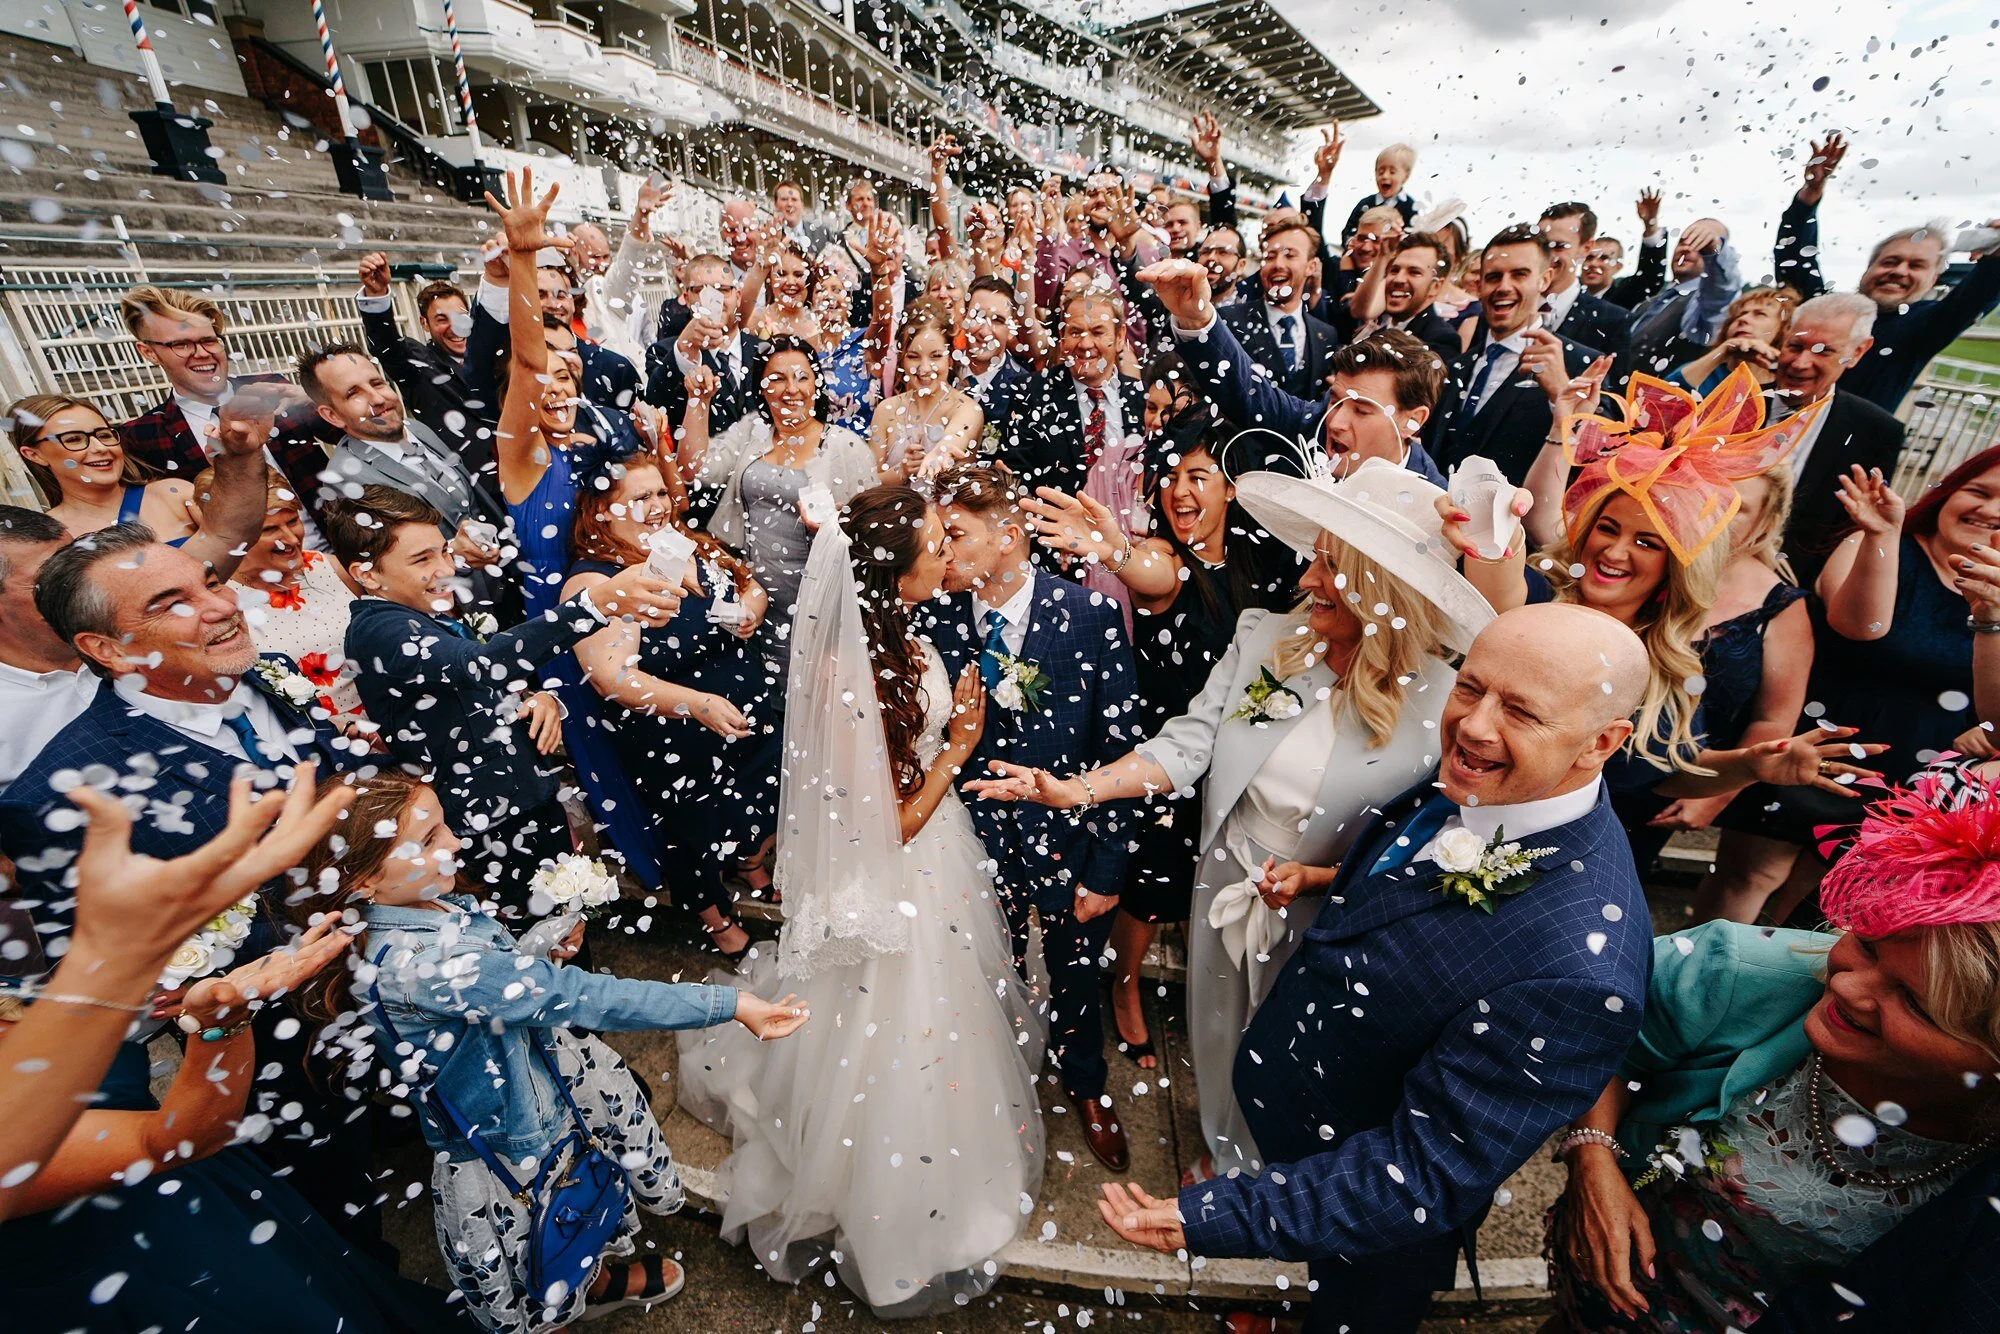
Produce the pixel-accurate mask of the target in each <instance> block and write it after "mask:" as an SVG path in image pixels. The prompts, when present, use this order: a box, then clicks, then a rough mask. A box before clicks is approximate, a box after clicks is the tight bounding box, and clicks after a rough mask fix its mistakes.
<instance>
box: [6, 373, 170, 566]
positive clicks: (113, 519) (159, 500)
mask: <svg viewBox="0 0 2000 1334" xmlns="http://www.w3.org/2000/svg"><path fill="white" fill-rule="evenodd" d="M7 434H8V438H9V439H11V440H12V441H13V442H14V449H15V452H17V453H18V454H20V456H21V462H23V463H25V464H26V465H27V467H28V473H29V475H30V476H32V477H33V478H34V479H35V487H36V489H37V490H39V491H40V492H41V493H42V502H43V503H44V504H45V505H47V506H48V512H49V517H50V518H52V519H55V520H56V521H57V522H59V523H61V524H62V526H63V527H65V528H67V529H69V530H70V532H71V533H73V534H75V535H76V536H78V537H82V536H83V535H84V534H85V533H94V532H96V531H97V530H98V529H100V528H109V527H111V526H112V525H113V524H118V523H132V522H134V521H137V522H140V523H144V524H145V525H146V526H147V527H149V528H151V529H152V530H153V531H154V532H155V533H157V534H158V535H159V538H160V540H161V541H162V542H173V541H179V540H184V539H186V538H187V537H189V536H191V535H192V534H193V533H194V530H195V528H196V527H197V525H198V523H199V520H198V519H196V518H195V516H193V515H192V514H190V513H189V511H188V500H189V499H190V498H191V497H192V496H193V494H194V488H192V487H191V486H189V485H188V484H187V482H185V481H183V480H180V479H178V478H165V479H161V480H158V481H155V480H152V478H153V474H152V473H151V472H149V471H148V470H147V469H145V468H144V467H143V466H142V465H140V463H139V462H138V461H137V460H135V459H133V458H131V457H130V456H129V455H127V454H126V452H125V446H124V444H123V443H122V442H121V441H120V439H119V436H118V431H117V429H116V428H115V427H113V426H112V425H111V424H110V423H109V422H107V421H105V420H104V414H103V413H101V412H99V411H98V410H97V409H96V408H95V407H93V406H91V405H90V404H89V403H87V402H85V401H84V400H83V399H80V398H70V397H68V396H67V395H63V394H30V395H28V396H27V397H26V398H22V399H17V400H15V402H14V404H13V406H12V407H10V408H8V409H7Z"/></svg>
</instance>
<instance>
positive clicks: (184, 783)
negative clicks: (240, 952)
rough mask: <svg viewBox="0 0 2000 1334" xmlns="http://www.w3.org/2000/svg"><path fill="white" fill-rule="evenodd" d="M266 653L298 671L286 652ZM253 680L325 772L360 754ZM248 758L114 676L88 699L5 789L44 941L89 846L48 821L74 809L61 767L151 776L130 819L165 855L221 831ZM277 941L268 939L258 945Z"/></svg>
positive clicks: (148, 846)
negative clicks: (60, 786) (159, 714)
mask: <svg viewBox="0 0 2000 1334" xmlns="http://www.w3.org/2000/svg"><path fill="white" fill-rule="evenodd" d="M262 656H263V657H265V658H268V659H270V660H272V661H275V662H279V663H282V664H284V666H285V667H286V668H288V669H289V670H291V671H297V670H298V668H297V665H296V664H294V663H293V662H292V660H291V659H290V658H287V657H284V656H282V655H281V654H276V653H266V654H264V655H262ZM247 679H248V680H249V681H250V683H251V685H252V686H253V687H254V688H256V689H258V690H259V691H261V692H262V693H263V695H264V697H265V698H266V699H268V700H269V701H270V702H271V707H272V708H273V709H275V710H276V711H277V714H278V717H279V718H281V719H283V720H284V721H285V722H287V723H289V724H290V725H291V729H290V730H291V731H292V734H293V736H294V737H298V736H300V735H301V734H302V733H310V735H311V738H312V740H311V742H310V743H309V745H308V746H307V748H306V750H304V751H302V752H301V753H302V754H305V755H306V756H307V758H311V759H316V760H318V761H319V776H320V777H321V778H325V777H326V776H327V775H328V774H330V773H334V772H336V771H339V770H346V769H351V768H354V767H356V766H357V765H359V764H360V763H362V762H363V761H362V760H361V759H359V758H357V757H356V756H354V755H353V754H351V753H350V752H349V751H347V750H346V749H345V748H344V746H336V745H335V742H336V740H338V737H337V734H336V733H335V732H334V731H333V729H332V728H331V727H330V726H328V725H327V723H326V722H325V721H323V720H317V719H314V718H311V717H308V716H307V715H305V714H302V713H300V712H299V711H298V710H296V709H294V708H292V706H291V705H289V704H287V703H285V701H284V700H282V699H280V698H279V697H278V696H276V695H275V694H273V693H272V692H270V691H269V690H267V689H265V688H264V682H263V679H262V678H261V677H259V676H258V675H257V674H256V673H255V672H252V673H250V675H249V676H248V677H247ZM294 746H295V748H296V747H297V746H298V742H296V741H295V742H294ZM142 757H143V758H142ZM244 763H245V762H244V761H243V760H240V759H238V758H236V757H235V756H234V755H231V754H229V753H228V752H227V751H220V750H215V749H213V748H212V747H209V746H205V745H203V744H201V743H200V742H198V741H195V740H193V739H191V738H190V737H188V736H186V735H185V734H183V733H181V732H177V731H175V730H174V729H173V728H171V727H169V726H167V725H166V724H165V723H163V722H161V721H160V720H159V719H157V718H155V717H153V716H152V715H151V714H149V713H141V712H139V711H138V710H136V709H134V708H132V707H131V706H130V705H129V704H127V703H126V702H125V699H124V697H123V696H121V695H120V694H119V693H118V692H117V691H116V690H114V689H112V687H111V686H110V684H109V683H107V684H105V685H104V686H103V687H102V688H101V689H99V690H98V692H97V697H96V698H95V699H93V700H91V702H90V707H89V708H87V709H85V710H84V711H83V712H82V713H81V714H79V715H78V716H77V717H76V719H75V720H74V721H72V722H71V723H70V724H69V726H67V727H65V728H63V730H62V731H60V732H58V733H56V734H55V736H53V737H51V738H50V739H49V744H48V745H46V746H44V747H43V748H42V753H41V754H39V755H37V756H36V757H35V758H34V761H33V762H32V763H30V764H29V765H28V767H27V768H26V769H25V770H23V771H22V773H21V776H20V777H19V778H17V779H16V780H14V782H13V784H12V785H11V786H9V787H8V789H7V791H6V794H5V795H4V796H0V850H4V851H5V852H6V854H7V855H8V856H9V857H11V858H13V859H14V866H15V872H16V874H15V882H14V896H15V898H16V899H17V900H18V901H19V903H20V906H21V907H23V908H25V909H27V910H28V912H29V913H30V914H31V915H32V916H33V917H34V919H35V921H36V923H37V925H38V927H39V928H40V932H41V941H42V944H43V946H44V947H46V946H47V944H48V941H49V939H50V936H51V932H50V931H49V927H50V925H51V924H55V925H57V926H59V927H60V928H61V929H60V930H59V931H57V932H55V933H54V934H58V935H60V934H66V933H67V931H68V928H69V922H70V917H71V915H72V914H73V913H74V911H75V908H76V890H75V882H74V880H73V879H72V877H71V871H70V868H71V866H72V865H73V864H74V863H75V860H76V854H77V853H78V851H79V850H81V849H82V847H83V830H82V828H81V827H78V828H75V829H61V830H57V829H51V828H50V827H49V824H48V819H49V816H50V815H52V814H54V813H56V812H59V811H67V810H71V809H73V807H72V806H71V805H70V803H69V801H68V800H66V799H65V798H64V797H63V796H62V794H61V793H59V792H57V791H56V790H55V788H54V786H53V785H52V781H51V780H52V779H53V778H54V776H55V775H56V774H59V773H62V772H64V771H66V770H81V769H86V768H89V767H91V766H93V765H101V766H104V767H106V768H109V769H111V770H113V771H115V772H116V773H118V774H119V775H120V776H121V777H122V776H125V775H134V774H137V775H142V776H144V777H145V778H147V779H149V780H150V781H149V783H148V784H147V785H146V786H144V787H141V788H138V789H136V790H134V792H133V793H132V794H131V795H133V796H136V797H138V798H140V799H142V800H143V801H144V802H145V808H144V809H143V810H142V811H140V812H139V813H138V814H137V815H136V816H135V818H134V819H133V821H132V850H133V851H134V852H137V853H142V854H144V855H146V856H148V857H159V858H162V859H166V858H171V857H183V856H186V855H187V854H188V853H190V852H193V851H194V850H195V849H196V848H198V847H200V846H201V845H202V844H204V843H206V842H208V841H209V840H210V839H212V838H214V837H215V836H216V835H217V834H219V833H221V832H222V827H223V826H224V825H225V824H227V823H228V822H229V783H230V780H231V779H232V778H233V777H235V775H236V770H237V768H238V767H239V766H242V765H243V764H244ZM254 943H255V942H253V944H254ZM271 943H272V941H271V940H269V939H266V940H264V941H263V942H262V947H263V948H269V947H270V944H271Z"/></svg>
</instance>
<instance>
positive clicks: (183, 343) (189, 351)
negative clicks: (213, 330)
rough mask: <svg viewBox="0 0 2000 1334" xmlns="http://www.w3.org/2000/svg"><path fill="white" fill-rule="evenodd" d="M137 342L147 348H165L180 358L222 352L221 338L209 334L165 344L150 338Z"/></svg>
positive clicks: (218, 335) (178, 339)
mask: <svg viewBox="0 0 2000 1334" xmlns="http://www.w3.org/2000/svg"><path fill="white" fill-rule="evenodd" d="M139 341H140V342H142V343H144V344H145V345H146V346H147V347H160V348H165V349H166V350H167V351H169V352H171V353H173V354H174V355H175V356H177V357H181V358H187V357H191V356H193V355H194V354H195V353H196V352H197V351H201V352H220V351H222V336H221V335H220V334H210V335H209V336H208V337H206V338H176V339H174V340H173V341H172V342H167V343H162V342H159V341H157V340H155V339H151V338H141V339H140V340H139Z"/></svg>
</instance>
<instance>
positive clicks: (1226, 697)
mask: <svg viewBox="0 0 2000 1334" xmlns="http://www.w3.org/2000/svg"><path fill="white" fill-rule="evenodd" d="M1236 487H1237V499H1238V500H1239V501H1240V502H1241V503H1242V505H1243V506H1244V508H1245V509H1247V510H1248V511H1249V512H1250V514H1251V515H1252V516H1253V517H1254V518H1255V519H1256V520H1257V521H1258V522H1259V523H1260V524H1261V525H1263V526H1264V527H1265V528H1266V529H1267V530H1269V531H1270V532H1271V533H1272V534H1273V535H1274V536H1276V537H1278V538H1279V539H1280V540H1281V541H1284V542H1285V543H1286V544H1288V545H1289V546H1291V547H1292V548H1293V549H1294V550H1296V551H1298V552H1300V553H1301V554H1302V555H1306V556H1309V557H1311V558H1312V564H1311V565H1309V566H1308V567H1307V569H1306V572H1305V574H1304V575H1303V576H1301V577H1300V580H1299V590H1300V592H1301V593H1302V594H1304V597H1303V599H1302V600H1301V602H1300V603H1299V605H1298V606H1297V607H1296V608H1294V609H1293V610H1292V611H1291V612H1290V613H1288V614H1285V615H1277V614H1274V613H1271V612H1268V611H1262V610H1254V611H1248V612H1245V613H1244V614H1243V615H1242V617H1241V618H1240V619H1239V620H1238V621H1237V623H1236V634H1235V637H1234V639H1233V640H1232V641H1231V643H1230V646H1229V649H1228V651H1227V652H1226V653H1225V654H1224V655H1223V657H1222V658H1221V660H1220V661H1218V662H1217V663H1216V664H1215V667H1214V669H1213V670H1212V671H1211V672H1210V674H1209V678H1208V684H1207V685H1206V686H1205V687H1204V688H1203V689H1202V692H1201V693H1200V694H1199V695H1197V696H1195V698H1194V700H1193V701H1192V702H1190V703H1189V705H1188V708H1187V712H1186V713H1184V714H1182V715H1181V716H1180V717H1178V718H1175V719H1173V720H1171V721H1169V722H1168V723H1167V724H1166V726H1164V727H1163V728H1161V729H1160V732H1159V735H1157V736H1155V737H1154V738H1153V739H1152V740H1150V741H1148V742H1146V743H1144V744H1143V745H1141V746H1140V747H1139V748H1138V749H1137V750H1135V751H1134V752H1133V753H1132V754H1130V755H1127V756H1125V757H1123V758H1122V759H1118V760H1114V761H1112V762H1111V763H1109V764H1106V765H1103V766H1101V767H1099V768H1097V769H1094V770H1092V771H1091V772H1089V773H1085V774H1079V775H1074V776H1071V777H1068V778H1059V777H1057V776H1055V775H1053V774H1050V773H1047V772H1046V771H1044V770H1039V769H1027V768H1023V767H1020V766H1016V765H1007V764H1000V763H996V764H994V765H993V766H992V767H993V769H994V773H995V776H994V777H991V778H984V779H980V780H977V781H975V782H973V783H971V784H969V785H968V787H969V789H970V790H972V791H974V792H976V793H977V794H978V795H979V796H981V797H984V798H988V799H992V800H1026V801H1036V802H1041V803H1043V804H1045V805H1049V806H1059V807H1066V806H1083V805H1094V804H1095V803H1097V802H1101V801H1115V800H1121V799H1133V798H1144V797H1148V796H1151V795H1153V794H1158V793H1164V792H1169V791H1185V790H1187V789H1189V788H1191V787H1193V785H1194V783H1195V781H1196V780H1197V779H1198V778H1200V777H1201V776H1202V775H1203V774H1204V773H1205V774H1207V775H1208V784H1207V787H1206V790H1205V795H1204V799H1203V804H1202V822H1201V845H1202V849H1203V851H1202V860H1201V868H1200V871H1199V874H1198V876H1197V879H1196V881H1195V896H1194V912H1193V916H1192V918H1191V920H1190V922H1189V925H1188V930H1189V935H1190V941H1189V958H1188V1015H1189V1025H1190V1028H1191V1035H1192V1039H1193V1054H1194V1068H1195V1085H1196V1092H1197V1094H1198V1097H1199V1100H1200V1105H1201V1123H1202V1134H1203V1136H1204V1138H1205V1139H1206V1140H1207V1143H1208V1151H1207V1152H1206V1153H1205V1154H1204V1155H1203V1158H1202V1161H1201V1163H1200V1164H1199V1165H1198V1166H1197V1167H1196V1168H1195V1169H1193V1171H1192V1172H1191V1173H1190V1176H1191V1177H1192V1178H1194V1179H1197V1180H1199V1179H1205V1178H1206V1177H1208V1176H1211V1175H1214V1174H1216V1173H1217V1172H1227V1171H1229V1170H1231V1169H1240V1170H1242V1171H1245V1172H1248V1173H1251V1174H1253V1175H1254V1174H1256V1173H1258V1172H1260V1171H1261V1170H1262V1168H1263V1162H1262V1160H1261V1158H1260V1157H1259V1155H1258V1152H1257V1147H1256V1145H1255V1144H1254V1143H1253V1142H1252V1141H1251V1139H1250V1135H1249V1132H1248V1131H1247V1130H1246V1128H1245V1126H1244V1123H1243V1114H1242V1112H1241V1110H1240V1109H1238V1107H1237V1105H1236V1099H1235V1096H1234V1094H1233V1092H1232V1091H1231V1080H1230V1074H1231V1071H1232V1069H1233V1068H1234V1066H1235V1063H1236V1049H1237V1044H1238V1041H1239V1039H1240V1037H1241V1035H1242V1031H1243V1026H1244V1025H1245V1024H1246V1023H1248V1022H1249V1019H1250V1016H1251V1014H1252V1013H1254V1012H1255V1011H1256V1008H1257V1005H1258V1003H1259V1002H1260V1001H1262V1000H1263V999H1264V996H1265V995H1266V993H1268V992H1269V990H1270V988H1271V985H1272V983H1273V982H1275V981H1276V979H1277V977H1278V974H1279V971H1280V970H1281V969H1282V968H1283V967H1284V965H1285V961H1286V960H1287V959H1289V958H1290V957H1291V954H1292V951H1293V949H1294V948H1295V947H1296V945H1297V943H1298V940H1299V937H1300V935H1301V933H1302V932H1303V931H1304V930H1305V928H1306V927H1307V926H1309V925H1310V924H1311V921H1312V918H1313V915H1314V913H1315V912H1316V911H1317V908H1318V902H1317V897H1318V896H1319V895H1320V894H1322V893H1323V892H1324V891H1325V889H1326V887H1327V886H1328V885H1329V884H1331V883H1332V881H1333V874H1334V871H1333V868H1334V867H1335V866H1337V865H1338V863H1339V861H1340V858H1341V857H1342V856H1343V855H1344V854H1345V852H1346V850H1347V847H1348V845H1349V844H1350V843H1351V842H1352V841H1353V839H1354V836H1355V835H1356V834H1357V833H1358V832H1359V831H1360V829H1361V827H1362V825H1363V824H1364V823H1366V821H1367V818H1368V815H1369V813H1370V812H1371V811H1372V810H1373V808H1374V807H1375V806H1376V804H1377V803H1379V802H1382V801H1386V800H1388V799H1389V798H1391V797H1393V796H1395V795H1396V794H1397V793H1399V792H1402V791H1404V790H1405V789H1407V788H1408V787H1409V786H1410V785H1411V784H1412V783H1415V782H1417V781H1419V780H1420V779H1421V778H1423V776H1424V775H1425V774H1427V773H1429V772H1430V771H1431V769H1432V768H1433V767H1434V766H1435V765H1436V763H1437V744H1436V738H1437V721H1438V718H1439V716H1440V715H1441V714H1442V713H1443V711H1444V702H1445V696H1446V695H1447V694H1448V693H1449V692H1450V690H1451V683H1452V681H1453V679H1454V669H1453V666H1452V663H1451V662H1450V661H1449V658H1450V657H1451V655H1452V654H1453V653H1454V652H1455V651H1459V650H1462V649H1463V648H1464V647H1465V646H1466V645H1467V644H1469V643H1470V642H1471V639H1472V636H1473V635H1474V634H1475V633H1477V631H1478V630H1479V627H1480V626H1482V625H1484V624H1485V623H1486V621H1487V620H1489V619H1491V616H1492V613H1491V611H1490V610H1489V609H1488V608H1487V607H1486V604H1485V602H1484V600H1483V599H1482V598H1480V596H1479V594H1478V593H1477V592H1476V591H1475V590H1474V589H1473V588H1472V586H1471V585H1470V584H1468V583H1466V582H1465V580H1464V579H1462V578H1461V577H1460V576H1459V575H1458V573H1457V572H1456V570H1454V569H1453V568H1452V565H1451V563H1450V561H1449V559H1448V548H1446V547H1444V546H1443V544H1442V543H1441V542H1440V541H1439V540H1438V526H1439V521H1438V519H1437V516H1436V513H1435V509H1434V503H1435V500H1436V498H1437V496H1438V495H1439V494H1440V492H1439V490H1438V488H1436V487H1434V486H1432V485H1430V484H1429V483H1428V482H1426V481H1425V480H1424V479H1423V478H1421V477H1418V476H1416V475H1415V474H1413V473H1410V472H1407V471H1405V470H1404V469H1401V468H1398V467H1396V466H1394V465H1393V464H1389V463H1386V462H1381V461H1377V460H1370V461H1369V462H1367V463H1365V464H1363V465H1362V466H1361V467H1360V468H1358V469H1356V470H1355V471H1354V473H1353V474H1352V475H1351V476H1349V477H1348V478H1347V479H1346V480H1344V481H1340V482H1335V481H1333V480H1332V479H1330V478H1312V479H1303V478H1297V477H1287V476H1282V475H1280V474H1276V473H1251V474H1248V475H1246V476H1243V477H1240V478H1238V479H1237V482H1236Z"/></svg>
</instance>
